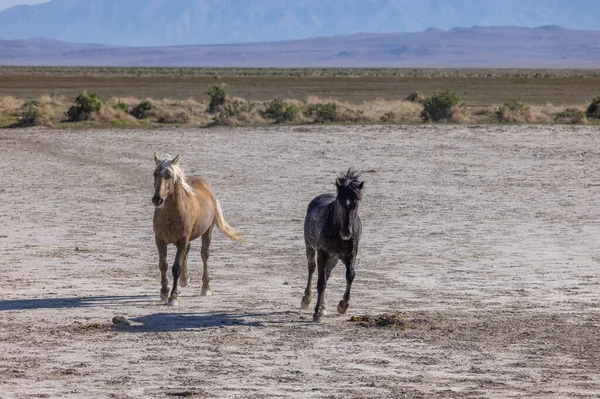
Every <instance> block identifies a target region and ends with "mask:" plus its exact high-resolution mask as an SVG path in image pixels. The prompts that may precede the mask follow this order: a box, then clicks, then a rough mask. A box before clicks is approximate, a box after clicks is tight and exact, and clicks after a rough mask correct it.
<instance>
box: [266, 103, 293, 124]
mask: <svg viewBox="0 0 600 399" xmlns="http://www.w3.org/2000/svg"><path fill="white" fill-rule="evenodd" d="M264 106H265V109H264V110H262V111H259V114H260V116H262V117H263V118H266V119H275V122H276V123H281V122H292V121H294V120H295V119H296V118H297V117H298V114H299V113H300V108H298V106H296V105H294V104H288V103H286V102H285V101H283V100H281V99H279V98H275V99H273V100H271V101H268V102H266V103H265V104H264Z"/></svg>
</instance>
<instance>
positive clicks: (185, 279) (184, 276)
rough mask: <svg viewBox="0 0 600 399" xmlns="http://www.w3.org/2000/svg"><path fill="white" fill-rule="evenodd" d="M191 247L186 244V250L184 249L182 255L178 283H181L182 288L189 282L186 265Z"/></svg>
mask: <svg viewBox="0 0 600 399" xmlns="http://www.w3.org/2000/svg"><path fill="white" fill-rule="evenodd" d="M191 248H192V246H191V245H190V244H188V246H187V251H185V254H184V255H183V260H182V261H181V277H180V278H179V285H181V287H182V288H185V287H187V286H188V284H189V283H190V273H189V271H188V267H187V260H188V255H189V254H190V249H191Z"/></svg>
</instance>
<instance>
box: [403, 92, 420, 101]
mask: <svg viewBox="0 0 600 399" xmlns="http://www.w3.org/2000/svg"><path fill="white" fill-rule="evenodd" d="M405 100H406V101H410V102H411V103H420V102H422V101H423V100H425V95H423V93H421V92H419V91H413V92H412V93H410V94H409V95H408V97H406V99H405Z"/></svg>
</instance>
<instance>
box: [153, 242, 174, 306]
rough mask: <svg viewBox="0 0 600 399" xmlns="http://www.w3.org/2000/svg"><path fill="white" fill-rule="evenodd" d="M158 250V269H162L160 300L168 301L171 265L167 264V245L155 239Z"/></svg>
mask: <svg viewBox="0 0 600 399" xmlns="http://www.w3.org/2000/svg"><path fill="white" fill-rule="evenodd" d="M155 239H156V248H157V249H158V268H159V269H160V299H162V300H163V301H166V300H167V299H168V298H169V295H170V293H171V290H170V289H169V278H168V277H167V271H168V270H169V264H168V263H167V243H166V242H164V241H163V240H161V239H159V238H158V237H155Z"/></svg>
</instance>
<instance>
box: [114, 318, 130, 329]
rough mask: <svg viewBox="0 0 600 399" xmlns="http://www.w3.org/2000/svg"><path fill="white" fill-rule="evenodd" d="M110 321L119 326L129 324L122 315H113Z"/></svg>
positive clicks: (127, 325)
mask: <svg viewBox="0 0 600 399" xmlns="http://www.w3.org/2000/svg"><path fill="white" fill-rule="evenodd" d="M112 322H113V324H114V325H116V326H119V327H129V326H130V325H131V323H130V322H129V320H127V319H126V318H124V317H123V316H115V317H113V319H112Z"/></svg>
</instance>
